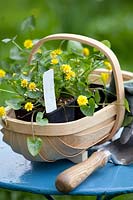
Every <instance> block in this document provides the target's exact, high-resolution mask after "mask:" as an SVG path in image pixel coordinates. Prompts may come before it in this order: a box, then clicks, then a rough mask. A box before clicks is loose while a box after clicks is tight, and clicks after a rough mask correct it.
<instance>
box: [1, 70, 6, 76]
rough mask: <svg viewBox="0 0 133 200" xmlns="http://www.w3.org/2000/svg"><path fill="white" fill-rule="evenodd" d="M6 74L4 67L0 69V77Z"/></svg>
mask: <svg viewBox="0 0 133 200" xmlns="http://www.w3.org/2000/svg"><path fill="white" fill-rule="evenodd" d="M5 75H6V72H5V71H4V70H3V69H0V78H4V77H5Z"/></svg>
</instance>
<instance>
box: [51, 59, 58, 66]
mask: <svg viewBox="0 0 133 200" xmlns="http://www.w3.org/2000/svg"><path fill="white" fill-rule="evenodd" d="M58 62H59V61H58V59H57V58H53V59H52V60H51V64H52V65H56V64H58Z"/></svg>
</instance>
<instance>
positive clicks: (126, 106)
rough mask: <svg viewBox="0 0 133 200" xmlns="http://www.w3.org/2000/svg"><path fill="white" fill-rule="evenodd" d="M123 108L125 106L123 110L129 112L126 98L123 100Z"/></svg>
mask: <svg viewBox="0 0 133 200" xmlns="http://www.w3.org/2000/svg"><path fill="white" fill-rule="evenodd" d="M124 106H125V109H126V110H127V111H128V112H130V108H129V103H128V101H127V99H126V98H125V99H124Z"/></svg>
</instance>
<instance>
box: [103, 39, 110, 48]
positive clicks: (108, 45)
mask: <svg viewBox="0 0 133 200" xmlns="http://www.w3.org/2000/svg"><path fill="white" fill-rule="evenodd" d="M102 43H103V44H105V45H106V46H107V47H108V48H111V43H110V41H108V40H102Z"/></svg>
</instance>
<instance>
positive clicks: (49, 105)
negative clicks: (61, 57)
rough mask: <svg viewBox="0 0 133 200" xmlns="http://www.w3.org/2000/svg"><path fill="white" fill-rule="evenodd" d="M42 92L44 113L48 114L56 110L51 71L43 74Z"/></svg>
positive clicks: (52, 72) (52, 73) (52, 71)
mask: <svg viewBox="0 0 133 200" xmlns="http://www.w3.org/2000/svg"><path fill="white" fill-rule="evenodd" d="M43 91H44V102H45V108H46V113H50V112H52V111H54V110H56V109H57V105H56V98H55V87H54V70H53V69H50V70H48V71H46V72H44V74H43Z"/></svg>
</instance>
